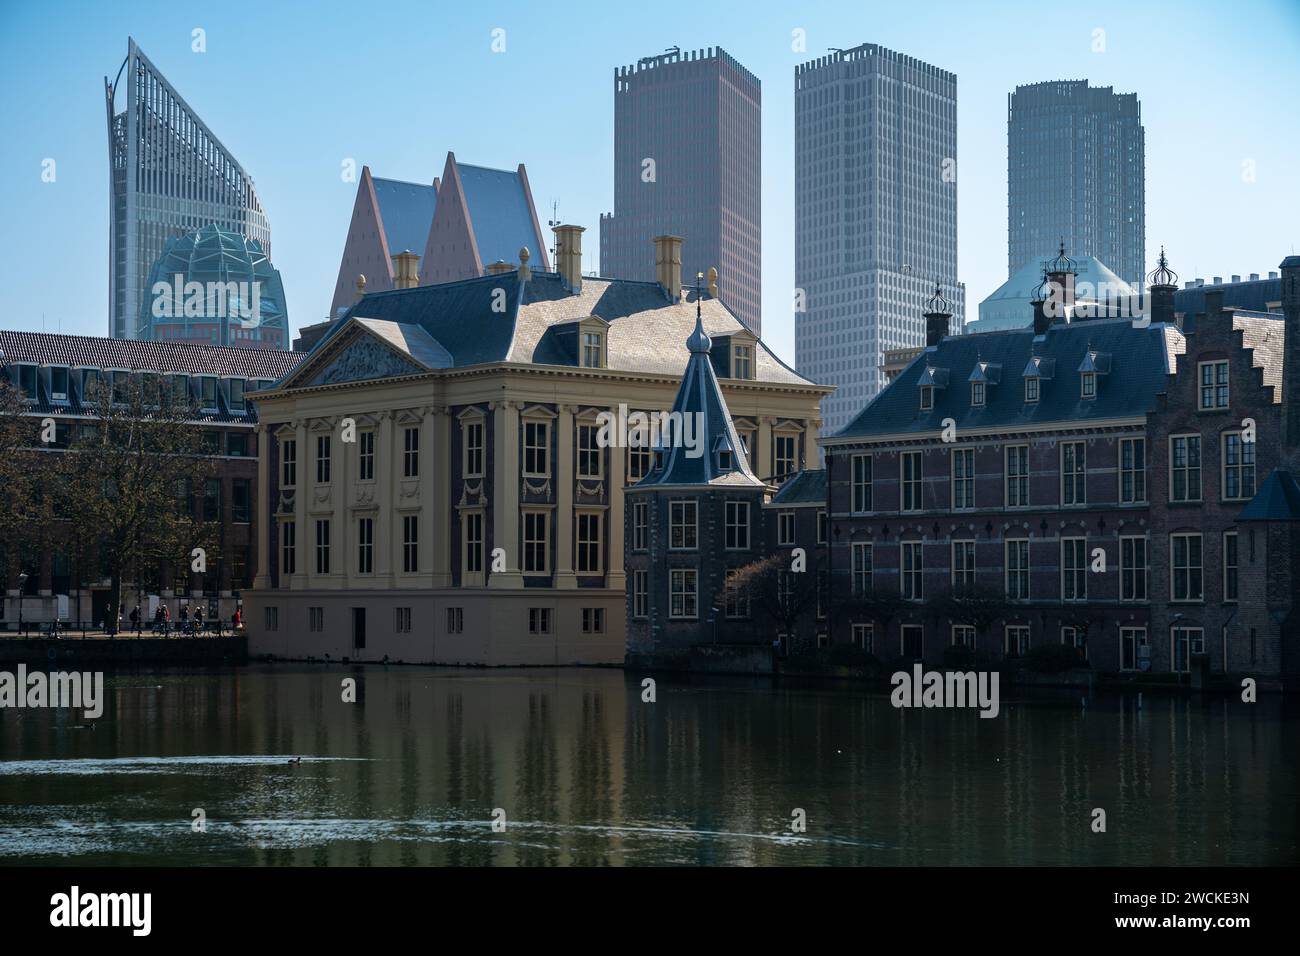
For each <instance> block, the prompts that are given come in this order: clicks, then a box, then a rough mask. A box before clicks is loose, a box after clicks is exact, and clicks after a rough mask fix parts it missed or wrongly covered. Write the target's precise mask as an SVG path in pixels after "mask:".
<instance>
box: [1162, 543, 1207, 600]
mask: <svg viewBox="0 0 1300 956" xmlns="http://www.w3.org/2000/svg"><path fill="white" fill-rule="evenodd" d="M1184 539H1185V540H1186V549H1187V564H1186V566H1185V567H1184V568H1183V569H1182V571H1183V573H1184V574H1186V576H1187V596H1184V597H1178V596H1177V595H1178V575H1179V565H1178V563H1177V562H1178V542H1179V541H1180V540H1184ZM1192 539H1195V540H1196V543H1197V551H1198V552H1199V554H1200V561H1199V562H1198V563H1197V564H1192V547H1191V542H1192ZM1193 576H1194V578H1193ZM1193 580H1195V582H1196V596H1195V597H1191V596H1190V595H1191V593H1192V590H1191V586H1192V582H1193ZM1169 601H1170V603H1171V604H1204V603H1205V536H1204V535H1203V534H1201V532H1199V531H1180V532H1174V533H1172V534H1170V535H1169Z"/></svg>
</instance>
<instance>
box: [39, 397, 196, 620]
mask: <svg viewBox="0 0 1300 956" xmlns="http://www.w3.org/2000/svg"><path fill="white" fill-rule="evenodd" d="M83 404H84V405H85V407H86V414H87V415H88V416H89V419H90V421H89V422H88V423H87V424H84V425H82V426H81V428H80V429H79V430H78V433H77V434H76V435H75V436H74V437H73V439H72V440H71V442H70V443H69V449H68V453H67V454H66V455H65V456H64V460H65V466H66V467H65V469H64V470H65V475H66V477H65V479H64V492H63V494H62V496H61V499H62V500H61V501H60V502H59V505H60V509H61V511H62V514H63V515H64V516H65V517H66V519H67V520H69V521H71V522H74V523H75V524H76V525H77V526H78V528H79V529H80V530H82V531H84V532H86V533H85V534H78V535H77V536H76V539H77V541H78V547H79V549H81V550H82V551H83V553H87V554H98V555H101V556H102V561H103V566H104V567H103V569H104V571H105V573H106V575H107V577H108V579H109V582H110V605H109V607H110V623H109V627H110V629H115V627H116V612H117V608H118V607H119V606H120V605H122V604H123V603H124V602H123V600H122V591H123V584H124V582H125V581H127V580H128V578H129V576H133V577H134V583H135V584H136V586H137V588H139V586H140V583H141V569H142V568H145V567H156V566H158V565H161V564H168V565H170V566H171V567H172V568H174V569H176V570H177V571H178V572H179V573H178V578H181V579H187V578H188V572H189V570H190V567H191V553H192V552H193V549H195V548H203V549H204V551H205V555H204V559H205V562H206V564H207V565H208V566H209V567H211V568H213V569H215V566H216V565H215V559H216V554H215V549H216V547H215V540H216V538H215V532H216V527H215V526H214V525H212V524H210V523H205V522H204V521H203V520H202V518H201V515H199V514H197V513H196V511H195V507H194V494H195V492H196V491H201V490H202V488H203V487H204V482H205V481H206V480H207V479H208V478H209V477H212V476H214V474H215V468H214V464H213V462H212V461H211V459H209V458H207V457H205V455H206V453H207V451H208V450H207V449H206V448H205V447H204V439H203V433H202V431H201V429H200V428H199V427H198V426H197V424H196V419H197V417H198V416H197V414H196V412H195V409H194V407H193V406H192V405H191V404H190V402H189V400H188V398H183V397H179V396H175V395H173V394H172V392H171V390H170V389H169V388H167V387H166V386H165V384H164V382H163V381H161V380H159V379H158V377H157V376H152V375H148V374H135V373H133V374H131V375H129V376H124V377H122V378H121V379H119V380H118V381H115V382H112V383H111V384H110V383H106V384H104V385H101V386H99V387H97V388H95V389H94V390H93V393H92V394H91V395H89V396H87V397H86V400H85V401H84V402H83ZM132 572H133V574H132Z"/></svg>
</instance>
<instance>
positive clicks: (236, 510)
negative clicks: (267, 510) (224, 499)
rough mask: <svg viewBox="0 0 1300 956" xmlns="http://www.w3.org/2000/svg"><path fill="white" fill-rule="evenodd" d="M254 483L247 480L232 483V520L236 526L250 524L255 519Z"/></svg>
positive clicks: (236, 479) (241, 479)
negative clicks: (253, 505)
mask: <svg viewBox="0 0 1300 956" xmlns="http://www.w3.org/2000/svg"><path fill="white" fill-rule="evenodd" d="M252 501H253V490H252V483H251V482H250V481H249V479H247V478H232V479H231V481H230V520H231V521H233V522H234V523H235V524H248V523H249V522H250V521H251V520H252V517H253V507H252Z"/></svg>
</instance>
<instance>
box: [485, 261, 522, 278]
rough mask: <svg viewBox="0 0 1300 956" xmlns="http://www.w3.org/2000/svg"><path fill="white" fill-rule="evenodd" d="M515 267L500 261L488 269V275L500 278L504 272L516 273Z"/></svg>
mask: <svg viewBox="0 0 1300 956" xmlns="http://www.w3.org/2000/svg"><path fill="white" fill-rule="evenodd" d="M514 271H515V267H514V266H512V265H511V264H510V263H508V262H506V260H504V259H498V260H497V261H496V262H494V263H492V264H491V265H490V266H488V267H487V274H488V275H490V276H499V275H500V274H501V273H503V272H514Z"/></svg>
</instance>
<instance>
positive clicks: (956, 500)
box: [949, 448, 975, 511]
mask: <svg viewBox="0 0 1300 956" xmlns="http://www.w3.org/2000/svg"><path fill="white" fill-rule="evenodd" d="M958 462H964V463H965V464H963V465H959V464H958ZM950 465H951V476H952V477H951V482H950V485H951V487H950V491H949V500H950V502H951V504H952V510H953V511H973V510H975V449H974V448H954V449H953V450H952V455H951V456H950ZM959 472H961V474H959Z"/></svg>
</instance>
